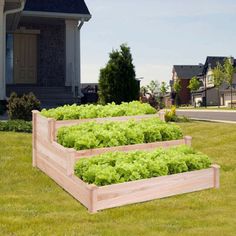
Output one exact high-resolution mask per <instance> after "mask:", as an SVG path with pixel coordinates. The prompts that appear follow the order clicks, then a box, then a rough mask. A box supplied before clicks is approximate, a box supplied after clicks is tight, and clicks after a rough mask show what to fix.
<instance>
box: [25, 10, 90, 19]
mask: <svg viewBox="0 0 236 236" xmlns="http://www.w3.org/2000/svg"><path fill="white" fill-rule="evenodd" d="M21 15H22V16H33V17H46V18H61V19H74V20H81V19H82V20H83V21H89V20H90V19H91V17H92V15H90V14H77V13H63V12H44V11H23V12H22V14H21Z"/></svg>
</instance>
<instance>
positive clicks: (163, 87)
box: [160, 81, 169, 108]
mask: <svg viewBox="0 0 236 236" xmlns="http://www.w3.org/2000/svg"><path fill="white" fill-rule="evenodd" d="M168 89H169V85H168V84H166V82H165V81H162V82H161V87H160V108H163V107H165V102H164V96H165V95H166V93H167V91H168Z"/></svg>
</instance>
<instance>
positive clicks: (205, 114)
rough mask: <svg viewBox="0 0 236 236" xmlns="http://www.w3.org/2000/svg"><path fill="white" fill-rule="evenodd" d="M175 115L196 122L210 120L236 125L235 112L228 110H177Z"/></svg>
mask: <svg viewBox="0 0 236 236" xmlns="http://www.w3.org/2000/svg"><path fill="white" fill-rule="evenodd" d="M177 115H182V116H186V117H189V118H192V119H197V120H210V121H219V122H227V123H236V111H230V110H225V111H223V110H220V111H217V110H203V111H202V110H179V109H178V110H177Z"/></svg>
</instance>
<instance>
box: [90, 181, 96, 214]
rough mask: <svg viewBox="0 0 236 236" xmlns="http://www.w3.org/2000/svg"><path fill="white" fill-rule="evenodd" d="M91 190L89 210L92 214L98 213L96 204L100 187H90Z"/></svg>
mask: <svg viewBox="0 0 236 236" xmlns="http://www.w3.org/2000/svg"><path fill="white" fill-rule="evenodd" d="M89 188H90V205H89V207H88V210H89V212H90V213H97V208H96V203H97V197H98V194H97V190H98V187H97V186H96V185H94V184H91V185H89Z"/></svg>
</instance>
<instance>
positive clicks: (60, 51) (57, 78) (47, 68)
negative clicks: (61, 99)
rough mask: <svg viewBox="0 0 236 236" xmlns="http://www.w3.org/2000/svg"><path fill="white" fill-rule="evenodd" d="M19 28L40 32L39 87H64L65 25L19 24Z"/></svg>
mask: <svg viewBox="0 0 236 236" xmlns="http://www.w3.org/2000/svg"><path fill="white" fill-rule="evenodd" d="M19 27H25V28H26V29H35V30H40V34H39V35H38V76H37V77H38V78H37V84H38V85H40V86H49V87H50V86H64V85H65V64H66V61H65V60H66V59H65V24H58V25H57V24H50V23H49V24H45V23H44V24H39V23H20V25H19Z"/></svg>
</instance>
